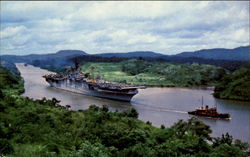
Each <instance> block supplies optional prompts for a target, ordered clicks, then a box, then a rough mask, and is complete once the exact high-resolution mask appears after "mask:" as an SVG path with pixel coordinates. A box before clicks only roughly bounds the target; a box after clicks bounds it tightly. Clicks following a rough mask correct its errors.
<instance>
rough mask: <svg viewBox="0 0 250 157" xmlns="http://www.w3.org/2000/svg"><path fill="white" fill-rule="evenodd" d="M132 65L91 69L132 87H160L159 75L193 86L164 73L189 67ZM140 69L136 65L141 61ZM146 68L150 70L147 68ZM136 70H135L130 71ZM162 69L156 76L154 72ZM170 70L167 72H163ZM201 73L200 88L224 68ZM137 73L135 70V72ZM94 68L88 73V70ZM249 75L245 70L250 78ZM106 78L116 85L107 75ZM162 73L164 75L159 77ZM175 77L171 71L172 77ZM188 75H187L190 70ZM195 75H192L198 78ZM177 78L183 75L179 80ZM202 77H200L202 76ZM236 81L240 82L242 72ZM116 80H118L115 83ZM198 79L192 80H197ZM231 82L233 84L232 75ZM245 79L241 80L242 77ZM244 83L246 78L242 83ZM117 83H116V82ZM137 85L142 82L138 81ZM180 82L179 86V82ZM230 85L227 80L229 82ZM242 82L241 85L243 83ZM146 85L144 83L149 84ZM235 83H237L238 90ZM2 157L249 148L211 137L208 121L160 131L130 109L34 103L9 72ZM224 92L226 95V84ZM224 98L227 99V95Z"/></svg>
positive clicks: (214, 152) (177, 154)
mask: <svg viewBox="0 0 250 157" xmlns="http://www.w3.org/2000/svg"><path fill="white" fill-rule="evenodd" d="M130 62H132V63H133V62H135V61H129V62H125V63H121V64H120V63H119V64H108V63H98V64H97V63H94V64H90V63H89V64H86V65H84V66H85V67H86V66H91V65H92V66H94V67H95V68H91V69H90V70H92V71H94V72H96V71H97V70H100V68H104V69H105V68H107V67H112V68H113V69H114V71H113V74H114V75H116V76H120V77H118V78H117V79H121V80H122V81H124V80H126V82H130V81H131V83H137V82H140V81H139V80H138V79H137V78H136V77H138V75H140V76H143V77H142V79H143V81H144V83H145V84H146V83H150V85H152V86H154V85H157V82H156V81H154V75H155V77H157V78H163V80H162V82H161V85H163V86H169V85H171V86H176V84H177V83H179V85H187V84H189V83H188V82H185V81H183V79H182V78H180V77H179V79H176V78H174V77H172V78H171V81H167V80H166V78H169V77H170V76H168V75H167V74H163V73H161V72H160V71H161V70H163V71H166V72H168V70H169V71H171V70H170V69H172V71H171V72H178V71H176V69H177V68H181V67H182V66H183V68H188V67H187V66H185V65H176V66H173V65H170V64H158V65H157V64H155V63H147V62H145V64H142V65H143V66H142V67H139V68H138V69H139V70H135V71H134V69H133V68H132V67H133V66H134V65H133V64H130ZM123 64H125V65H126V64H129V66H123ZM135 64H136V62H135ZM144 65H145V67H144ZM130 66H131V67H130ZM150 67H152V68H154V69H155V68H157V67H158V70H157V69H155V71H154V72H152V73H150V72H149V71H150V70H147V69H148V68H150ZM160 67H165V68H162V69H161V68H160ZM191 67H192V69H190V70H189V72H191V71H193V70H194V69H196V70H195V71H196V72H199V74H200V75H199V78H196V79H197V82H196V83H197V85H199V84H203V83H204V84H210V83H211V84H212V83H214V82H215V81H216V80H215V77H219V76H216V74H215V75H214V77H212V78H210V79H209V81H208V80H203V77H204V76H205V75H208V74H206V72H205V69H210V70H211V72H212V73H214V72H219V71H223V70H221V69H220V68H214V67H210V66H202V68H199V67H198V66H196V65H192V66H191ZM130 68H131V69H130ZM87 69H88V68H87ZM245 71H248V70H241V71H239V73H245ZM103 72H104V73H103V75H104V78H105V77H106V78H107V79H110V80H112V78H108V76H106V75H105V72H106V74H107V72H108V71H107V70H106V71H103ZM158 72H159V73H158ZM169 73H170V72H169ZM180 73H183V74H182V76H185V77H190V76H189V75H185V73H184V71H182V72H180ZM194 73H195V72H192V74H194ZM175 76H177V75H175ZM197 77H198V76H197ZM232 77H238V73H235V74H233V76H232ZM114 78H115V77H113V79H114ZM192 78H193V79H194V76H192V75H191V78H190V80H191V79H192ZM226 78H228V79H230V78H231V75H229V76H227V77H226ZM239 79H240V78H239ZM241 79H244V78H241ZM114 81H115V80H114ZM136 81H137V82H136ZM174 81H176V82H174ZM223 82H227V79H223ZM239 82H240V81H239ZM144 83H143V84H144ZM234 85H235V84H232V86H234ZM0 89H1V90H0V156H8V157H54V156H58V157H156V156H157V157H247V156H248V155H249V154H248V153H247V151H248V149H249V145H248V144H247V143H243V142H241V141H240V140H234V139H233V138H232V136H230V135H229V134H225V135H222V136H221V137H216V138H213V137H211V132H212V130H211V129H210V127H209V126H207V125H205V124H204V123H203V122H201V121H199V120H197V119H195V118H191V119H189V120H188V121H183V120H180V121H179V122H177V123H175V124H174V125H173V126H171V127H170V128H165V126H163V125H162V126H161V127H160V128H156V127H154V126H152V125H151V123H150V122H147V123H144V122H142V121H140V120H138V119H137V118H138V113H137V111H136V110H135V109H133V108H130V109H128V110H127V111H124V112H110V111H109V109H108V107H107V106H103V107H97V106H95V105H91V106H90V107H89V109H88V110H84V111H82V110H79V111H72V110H69V107H63V106H60V105H59V103H60V101H59V100H56V99H55V98H53V99H52V100H47V99H46V98H43V99H40V100H33V99H30V98H27V97H22V96H20V94H21V93H22V92H24V86H23V81H22V78H21V77H20V76H19V75H14V74H12V73H11V72H9V71H8V70H6V69H4V68H2V67H1V68H0ZM220 90H223V91H224V90H226V89H225V88H224V84H223V83H222V84H221V88H220ZM223 96H224V95H223Z"/></svg>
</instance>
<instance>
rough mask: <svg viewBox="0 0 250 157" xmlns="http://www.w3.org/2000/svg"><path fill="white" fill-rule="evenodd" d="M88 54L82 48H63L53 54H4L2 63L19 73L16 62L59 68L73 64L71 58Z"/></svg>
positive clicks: (51, 68)
mask: <svg viewBox="0 0 250 157" xmlns="http://www.w3.org/2000/svg"><path fill="white" fill-rule="evenodd" d="M83 55H87V53H86V52H84V51H80V50H61V51H58V52H56V53H51V54H30V55H25V56H17V55H2V56H1V65H2V66H4V67H6V68H8V69H10V70H12V71H14V72H15V73H18V71H17V69H16V67H15V65H14V63H20V62H23V63H28V64H32V65H34V66H38V67H42V68H46V69H50V70H53V69H58V68H61V67H64V66H71V65H73V62H72V61H71V60H70V58H73V57H76V56H83Z"/></svg>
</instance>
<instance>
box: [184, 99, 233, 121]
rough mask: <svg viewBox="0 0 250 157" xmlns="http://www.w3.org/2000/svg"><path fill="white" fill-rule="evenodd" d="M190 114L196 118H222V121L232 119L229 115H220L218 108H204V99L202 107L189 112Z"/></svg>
mask: <svg viewBox="0 0 250 157" xmlns="http://www.w3.org/2000/svg"><path fill="white" fill-rule="evenodd" d="M188 114H191V115H195V116H203V117H211V118H221V119H230V117H231V116H230V114H229V113H218V112H217V107H216V106H215V107H212V108H209V107H208V105H206V107H203V97H202V106H201V107H199V108H197V109H196V110H195V111H189V112H188Z"/></svg>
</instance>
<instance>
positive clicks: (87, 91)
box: [46, 80, 138, 102]
mask: <svg viewBox="0 0 250 157" xmlns="http://www.w3.org/2000/svg"><path fill="white" fill-rule="evenodd" d="M46 81H47V82H48V83H49V84H50V86H51V87H54V88H58V89H63V90H66V91H70V92H74V93H79V94H83V95H89V96H95V97H100V98H106V99H113V100H119V101H127V102H129V101H131V99H132V98H133V96H134V95H136V94H137V93H138V91H137V90H136V92H134V93H121V92H120V93H119V92H113V91H108V90H101V89H98V88H95V87H93V86H90V85H89V84H87V83H86V82H85V83H79V82H75V81H73V82H72V81H70V80H63V81H57V82H55V81H49V80H46Z"/></svg>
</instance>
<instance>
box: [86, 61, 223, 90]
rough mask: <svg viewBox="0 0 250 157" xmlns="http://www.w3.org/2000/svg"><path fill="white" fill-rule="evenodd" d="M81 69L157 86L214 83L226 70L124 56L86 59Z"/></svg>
mask: <svg viewBox="0 0 250 157" xmlns="http://www.w3.org/2000/svg"><path fill="white" fill-rule="evenodd" d="M82 70H83V72H85V73H90V74H92V76H94V77H96V76H101V77H102V79H104V80H107V81H113V82H121V83H131V84H136V85H146V86H158V87H197V86H212V85H215V84H216V83H217V82H218V81H219V80H220V79H221V78H222V76H223V75H224V74H225V73H226V71H225V70H224V69H223V68H220V67H215V66H211V65H199V64H174V63H166V62H148V61H144V60H128V61H123V62H118V63H93V62H90V63H86V64H84V65H83V66H82Z"/></svg>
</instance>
